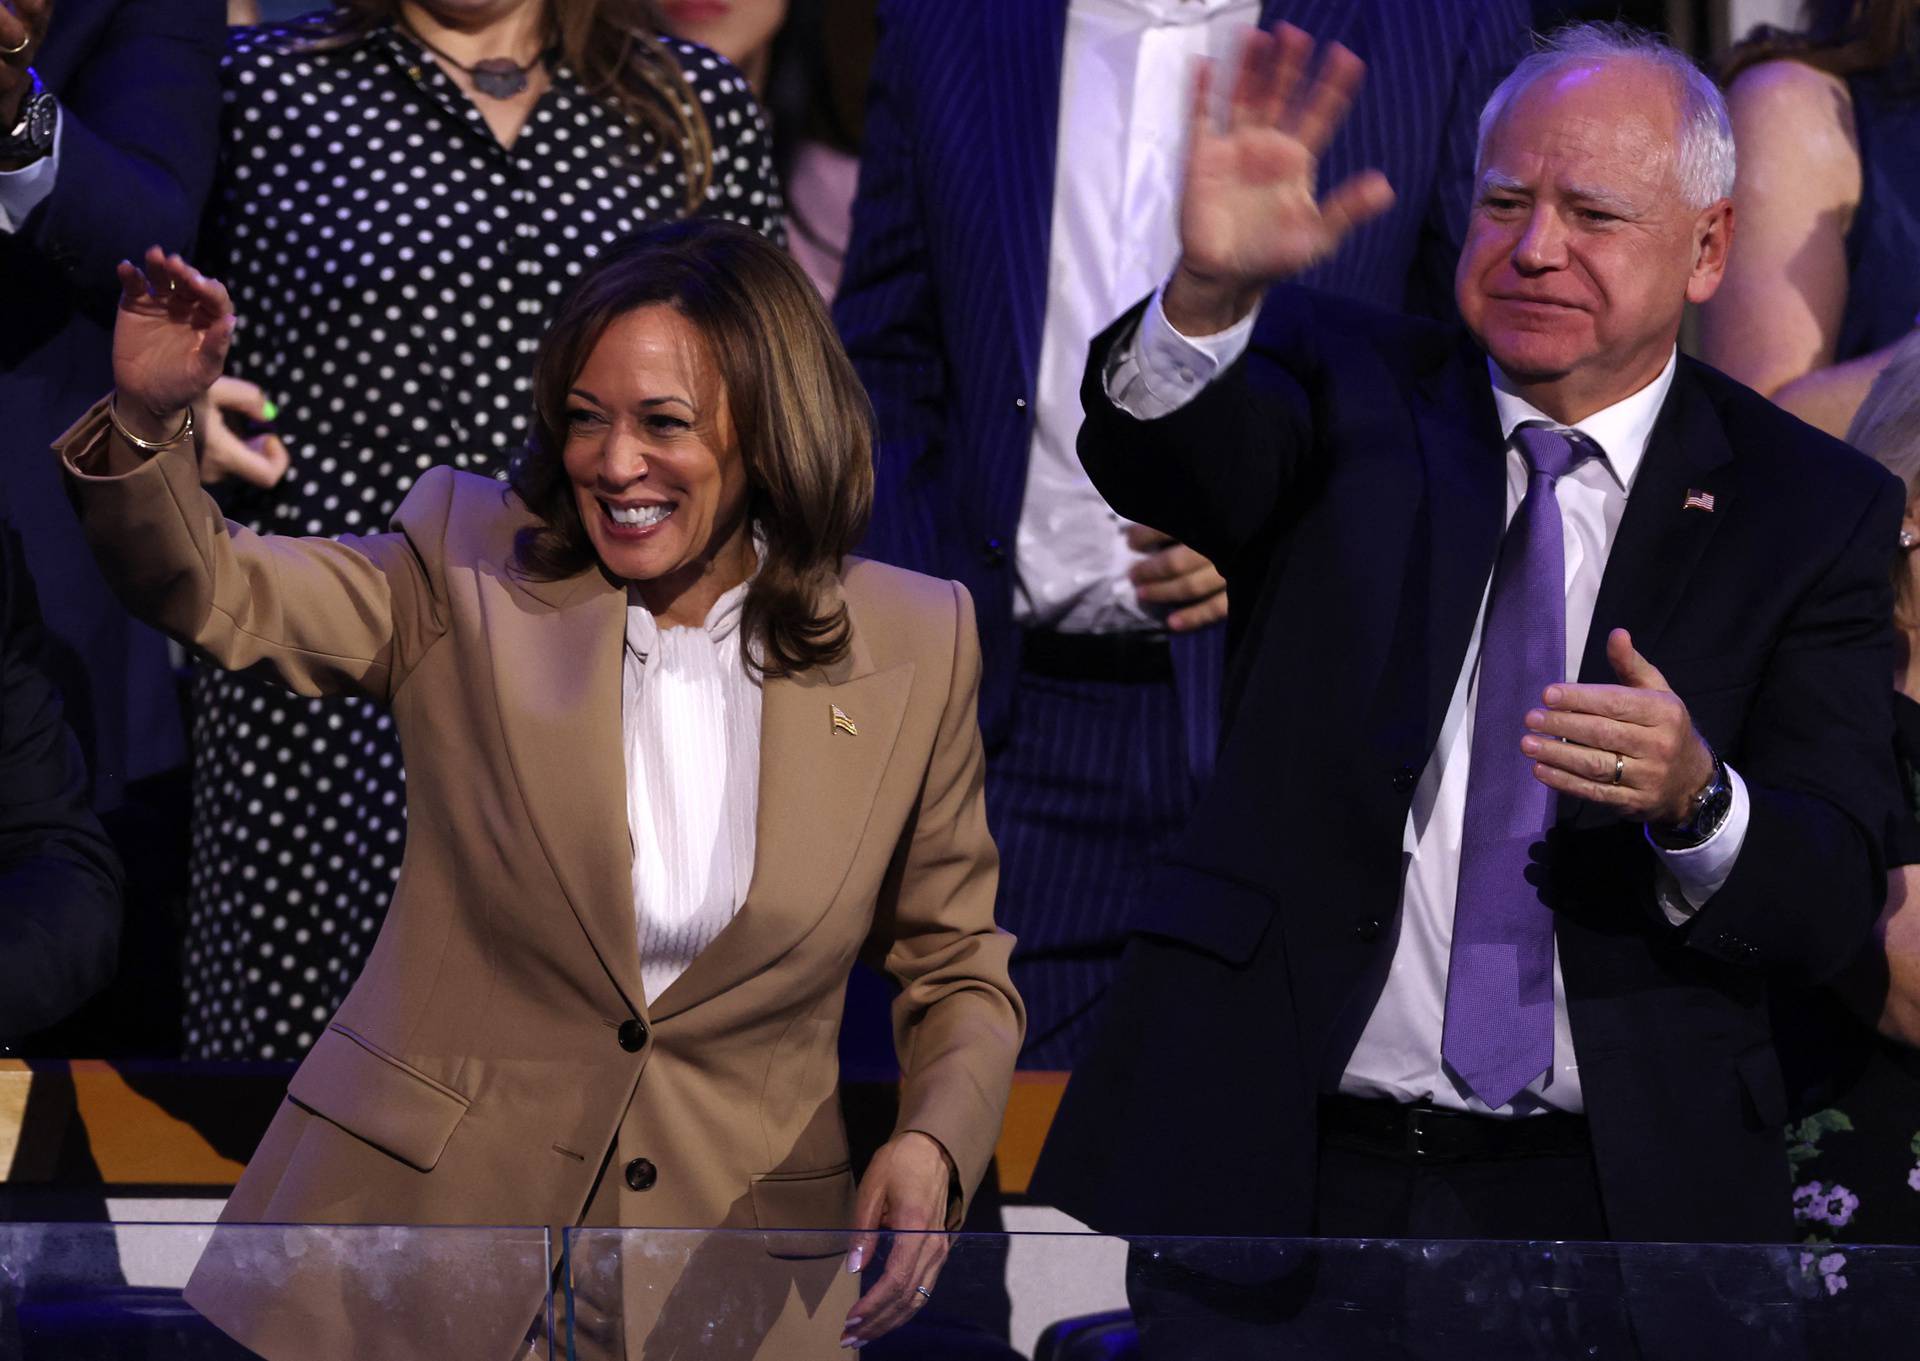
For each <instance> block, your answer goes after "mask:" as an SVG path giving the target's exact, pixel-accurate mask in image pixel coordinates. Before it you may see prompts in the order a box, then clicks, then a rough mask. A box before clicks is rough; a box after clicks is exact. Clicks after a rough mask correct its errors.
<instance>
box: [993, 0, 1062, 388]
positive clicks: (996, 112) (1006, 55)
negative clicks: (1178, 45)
mask: <svg viewBox="0 0 1920 1361" xmlns="http://www.w3.org/2000/svg"><path fill="white" fill-rule="evenodd" d="M976 13H977V15H978V18H979V29H978V31H977V34H976V37H975V48H974V50H975V51H977V52H978V53H980V55H981V58H982V60H983V61H984V62H985V64H986V77H987V78H986V81H985V86H986V91H987V99H986V103H985V107H984V109H983V118H982V120H981V126H983V127H984V128H986V129H987V131H988V136H987V138H986V139H985V150H986V153H987V156H988V158H989V160H990V162H991V165H992V173H993V175H994V178H995V179H996V181H997V182H998V184H999V195H998V199H999V203H1000V205H1001V206H1000V212H1001V221H1000V224H999V228H1000V229H999V231H998V233H997V235H998V236H999V238H1000V242H1001V245H1002V247H1003V249H1004V250H1005V253H1006V268H1007V288H1006V291H1005V292H1004V293H1003V294H1002V297H1004V298H1005V299H1007V306H1008V307H1009V308H1010V309H1011V320H1012V323H1013V338H1014V350H1015V353H1016V355H1017V357H1018V359H1019V363H1020V373H1021V375H1022V376H1023V381H1024V382H1027V383H1031V382H1032V381H1033V378H1034V375H1035V374H1037V373H1038V372H1039V371H1040V328H1041V325H1042V323H1043V322H1044V320H1045V316H1046V307H1047V258H1048V250H1049V244H1050V241H1051V238H1052V234H1053V176H1054V162H1055V157H1056V154H1057V148H1058V145H1059V140H1060V68H1061V62H1062V61H1063V59H1064V57H1065V54H1066V38H1067V5H1066V0H985V2H984V3H980V4H978V5H977V6H976Z"/></svg>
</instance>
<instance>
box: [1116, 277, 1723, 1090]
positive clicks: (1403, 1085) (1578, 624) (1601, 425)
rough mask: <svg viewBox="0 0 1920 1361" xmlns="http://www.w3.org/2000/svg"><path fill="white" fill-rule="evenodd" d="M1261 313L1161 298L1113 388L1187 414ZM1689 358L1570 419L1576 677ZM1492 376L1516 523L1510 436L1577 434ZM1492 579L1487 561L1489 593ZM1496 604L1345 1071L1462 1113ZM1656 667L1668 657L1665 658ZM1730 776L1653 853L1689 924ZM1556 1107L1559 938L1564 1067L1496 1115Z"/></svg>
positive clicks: (1564, 1072)
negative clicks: (1618, 542) (1476, 811)
mask: <svg viewBox="0 0 1920 1361" xmlns="http://www.w3.org/2000/svg"><path fill="white" fill-rule="evenodd" d="M1253 320H1254V319H1253V318H1252V317H1248V318H1247V319H1246V320H1244V321H1242V322H1241V323H1240V324H1239V325H1237V326H1235V327H1233V328H1232V329H1231V330H1228V331H1224V332H1221V333H1220V334H1219V335H1216V336H1207V337H1201V338H1199V339H1190V338H1188V337H1186V336H1183V335H1181V334H1180V333H1179V332H1177V331H1175V330H1174V329H1173V327H1172V326H1171V325H1170V324H1169V323H1168V321H1167V319H1166V313H1165V312H1164V311H1163V310H1162V309H1161V306H1160V297H1159V294H1158V293H1156V294H1155V295H1154V298H1153V301H1152V303H1151V304H1150V305H1149V307H1148V310H1147V314H1146V316H1145V318H1144V319H1143V320H1142V322H1141V325H1140V329H1139V331H1138V332H1137V333H1136V335H1135V336H1134V338H1133V340H1132V341H1131V342H1130V343H1128V344H1126V345H1123V346H1121V347H1120V348H1119V349H1118V350H1117V351H1116V352H1115V357H1114V360H1113V362H1112V363H1111V364H1110V365H1109V367H1108V370H1107V391H1108V395H1109V396H1111V397H1112V398H1113V399H1114V401H1115V402H1116V404H1118V405H1119V406H1120V407H1121V408H1122V409H1123V410H1125V411H1127V412H1129V413H1130V414H1132V415H1134V416H1137V417H1140V418H1142V419H1152V418H1154V417H1157V416H1162V415H1165V414H1167V413H1168V412H1170V411H1173V410H1175V409H1177V408H1178V407H1180V406H1182V405H1184V404H1185V403H1186V402H1187V401H1189V400H1191V399H1192V397H1193V396H1194V395H1195V394H1197V393H1198V392H1199V391H1200V390H1201V389H1202V388H1204V387H1205V386H1206V385H1207V383H1209V382H1211V381H1212V379H1213V378H1214V377H1215V375H1217V374H1218V373H1219V372H1220V371H1221V370H1222V369H1224V368H1225V367H1226V366H1227V365H1229V364H1231V363H1232V362H1233V361H1234V360H1235V359H1236V358H1238V357H1239V355H1240V354H1241V353H1242V352H1243V351H1244V350H1245V349H1246V347H1247V344H1248V341H1249V338H1250V337H1251V335H1252V332H1253ZM1677 362H1678V357H1677V355H1675V356H1669V358H1668V360H1667V364H1666V367H1665V368H1664V369H1662V370H1661V372H1660V375H1659V376H1658V377H1657V378H1655V379H1654V380H1653V381H1652V382H1651V383H1649V384H1647V385H1646V386H1645V387H1643V388H1641V389H1640V390H1639V391H1638V392H1636V393H1634V394H1633V395H1631V396H1629V397H1627V398H1625V399H1624V400H1622V401H1619V402H1616V403H1615V404H1614V405H1612V406H1610V407H1607V408H1606V409H1605V410H1602V411H1597V412H1595V413H1594V414H1593V415H1591V416H1589V417H1587V418H1586V419H1585V420H1583V421H1581V422H1579V424H1578V425H1576V426H1574V427H1572V428H1573V429H1576V430H1578V431H1579V432H1580V433H1581V434H1582V435H1584V436H1586V438H1587V440H1588V441H1590V442H1591V443H1592V444H1593V445H1595V446H1597V447H1598V448H1599V450H1600V451H1601V456H1600V457H1596V458H1590V459H1588V460H1586V461H1585V462H1583V463H1582V464H1580V465H1579V466H1578V467H1577V468H1575V469H1574V470H1573V471H1572V472H1570V473H1568V474H1567V475H1566V476H1565V477H1563V478H1561V479H1560V481H1559V483H1558V485H1557V487H1556V495H1557V498H1558V500H1559V503H1560V516H1561V523H1562V526H1563V529H1564V533H1565V554H1566V637H1567V664H1566V665H1567V670H1566V674H1567V675H1568V676H1577V675H1578V674H1579V670H1580V661H1581V656H1582V653H1583V652H1584V651H1585V649H1586V639H1587V632H1588V629H1589V627H1590V626H1591V624H1592V621H1593V607H1594V602H1595V601H1596V600H1597V598H1598V597H1599V594H1600V581H1601V577H1602V575H1603V574H1604V573H1605V571H1606V564H1607V554H1608V552H1609V551H1610V550H1611V549H1612V546H1613V539H1614V535H1615V534H1616V533H1617V532H1618V530H1619V528H1620V519H1621V517H1622V516H1623V515H1625V514H1626V509H1627V498H1628V495H1629V494H1630V493H1631V491H1632V489H1633V481H1634V476H1635V474H1636V473H1637V472H1638V471H1639V469H1640V463H1641V460H1642V458H1643V457H1644V456H1645V454H1646V450H1647V441H1648V439H1649V438H1650V437H1651V436H1652V434H1653V425H1654V421H1655V419H1656V418H1657V417H1658V416H1659V414H1660V407H1661V405H1662V403H1664V402H1665V401H1666V398H1667V391H1668V389H1669V388H1671V387H1672V386H1673V375H1674V370H1675V366H1676V364H1677ZM1487 371H1488V376H1489V380H1490V381H1491V383H1492V385H1493V401H1494V407H1495V410H1496V411H1497V412H1498V415H1499V419H1500V432H1501V435H1502V437H1503V438H1505V440H1506V461H1507V497H1506V516H1507V519H1509V520H1511V519H1512V518H1513V514H1514V512H1515V511H1516V510H1518V509H1519V507H1520V502H1521V500H1522V498H1523V497H1524V496H1525V495H1526V490H1527V474H1528V468H1527V463H1526V460H1525V458H1524V457H1523V456H1522V455H1521V453H1520V450H1519V447H1518V446H1517V445H1516V444H1515V443H1514V441H1513V432H1514V429H1515V427H1517V426H1519V425H1520V424H1522V423H1523V422H1527V421H1540V422H1545V423H1546V424H1548V425H1552V426H1554V427H1555V428H1557V429H1563V430H1564V429H1567V428H1568V427H1565V426H1561V425H1559V424H1558V423H1557V422H1555V421H1553V420H1552V419H1551V418H1549V417H1548V416H1546V415H1545V414H1544V413H1542V412H1540V411H1539V410H1537V409H1536V408H1535V407H1533V406H1532V405H1530V404H1529V403H1528V402H1527V401H1526V400H1525V399H1524V398H1522V397H1521V396H1519V395H1518V394H1517V393H1516V392H1514V391H1513V390H1512V386H1511V384H1510V383H1508V381H1507V379H1506V376H1505V375H1504V374H1503V373H1502V372H1501V371H1500V369H1499V367H1498V366H1497V365H1495V364H1493V363H1492V362H1489V363H1488V365H1487ZM1491 584H1492V574H1491V568H1489V574H1488V586H1489V587H1490V586H1491ZM1486 600H1487V588H1485V587H1483V588H1482V592H1481V598H1480V610H1479V613H1478V615H1477V616H1476V618H1475V621H1474V627H1473V636H1472V638H1471V639H1470V640H1469V642H1468V644H1467V654H1466V660H1465V662H1464V663H1463V664H1462V669H1461V672H1460V675H1459V677H1458V679H1457V680H1456V681H1455V682H1454V687H1453V694H1452V698H1451V699H1450V700H1449V701H1448V704H1447V712H1446V717H1445V718H1444V719H1443V720H1442V722H1441V725H1440V734H1439V738H1438V740H1437V741H1436V742H1435V744H1434V749H1433V755H1432V756H1431V757H1430V758H1429V759H1428V761H1427V766H1426V769H1425V770H1424V771H1422V772H1421V775H1420V782H1419V784H1418V785H1417V786H1415V789H1414V794H1413V805H1412V807H1411V809H1410V810H1409V811H1408V814H1407V823H1406V829H1405V832H1404V835H1403V838H1402V843H1401V850H1402V865H1403V872H1402V879H1401V886H1400V914H1399V919H1398V924H1397V932H1396V936H1395V940H1394V946H1393V956H1392V960H1391V962H1390V964H1389V966H1388V971H1387V977H1386V983H1385V986H1384V987H1383V988H1382V989H1381V993H1380V997H1379V1000H1378V1001H1377V1002H1376V1004H1375V1006H1374V1009H1373V1013H1372V1015H1371V1016H1370V1017H1369V1018H1368V1020H1367V1023H1366V1025H1365V1027H1364V1029H1363V1030H1362V1031H1361V1034H1360V1039H1359V1042H1358V1043H1357V1044H1356V1045H1355V1046H1354V1050H1353V1053H1352V1055H1351V1057H1350V1058H1349V1059H1348V1061H1347V1066H1346V1070H1345V1072H1344V1073H1343V1074H1342V1076H1341V1079H1340V1090H1341V1091H1343V1092H1347V1093H1349V1094H1352V1095H1356V1096H1375V1097H1389V1098H1391V1099H1393V1100H1397V1101H1418V1100H1422V1099H1426V1100H1431V1101H1432V1102H1433V1104H1435V1105H1436V1106H1445V1107H1450V1108H1453V1109H1456V1110H1474V1111H1481V1112H1485V1111H1486V1110H1487V1107H1486V1106H1485V1105H1484V1104H1482V1103H1481V1102H1480V1100H1479V1098H1477V1097H1475V1096H1474V1095H1473V1094H1472V1093H1471V1092H1470V1091H1469V1090H1468V1089H1467V1087H1466V1084H1465V1083H1463V1082H1462V1081H1460V1079H1459V1078H1458V1077H1456V1076H1455V1075H1454V1074H1453V1072H1452V1071H1451V1070H1450V1069H1449V1068H1447V1067H1446V1065H1445V1064H1444V1063H1443V1062H1442V1060H1441V1057H1440V1035H1441V1026H1442V1021H1443V1019H1444V1017H1445V1012H1446V996H1447V968H1448V961H1449V957H1450V954H1451V950H1452V945H1453V909H1454V895H1455V892H1456V890H1457V888H1458V884H1459V877H1460V842H1461V831H1462V826H1463V823H1464V821H1465V817H1466V805H1467V767H1468V764H1469V757H1470V755H1471V753H1472V750H1473V720H1474V704H1475V699H1476V696H1477V688H1478V678H1479V661H1480V629H1481V624H1482V622H1483V620H1484V617H1485V612H1486ZM1650 660H1652V661H1653V662H1654V664H1655V665H1656V666H1657V665H1658V664H1659V660H1658V658H1652V659H1650ZM1521 719H1522V715H1520V714H1515V715H1514V716H1513V741H1514V747H1515V751H1516V754H1517V753H1518V748H1519V744H1520V736H1521V733H1522V731H1523V729H1522V726H1521ZM1728 774H1729V777H1730V780H1731V783H1732V785H1733V805H1732V808H1731V809H1730V810H1729V812H1728V814H1727V818H1726V821H1725V822H1723V823H1722V824H1721V826H1720V828H1719V830H1718V831H1717V832H1715V834H1714V835H1713V836H1711V837H1709V838H1708V839H1707V840H1706V841H1705V842H1703V843H1702V844H1701V845H1699V846H1696V847H1693V848H1691V849H1688V850H1684V851H1669V850H1664V849H1662V848H1660V847H1658V846H1656V847H1654V850H1655V853H1656V855H1657V857H1658V859H1659V863H1660V867H1661V869H1660V873H1659V875H1658V876H1657V877H1658V880H1659V884H1658V889H1657V897H1658V900H1659V905H1660V908H1661V910H1662V911H1663V912H1664V913H1665V915H1666V917H1667V920H1668V921H1669V922H1670V923H1672V924H1674V925H1676V926H1677V925H1679V924H1681V923H1683V922H1684V921H1685V920H1686V919H1687V918H1688V917H1689V916H1690V915H1692V913H1693V912H1695V911H1697V910H1698V909H1699V908H1700V907H1701V906H1703V905H1704V904H1705V903H1706V902H1707V900H1708V899H1709V898H1711V897H1712V896H1713V895H1714V894H1715V893H1717V892H1719V890H1720V887H1721V885H1723V884H1724V883H1726V881H1727V876H1728V875H1730V874H1731V873H1732V872H1733V864H1734V860H1735V859H1736V858H1737V857H1738V855H1739V853H1740V846H1741V844H1742V843H1743V842H1744V840H1745V839H1746V832H1747V821H1748V817H1749V811H1750V805H1749V802H1748V797H1747V791H1746V785H1745V783H1744V782H1743V781H1742V780H1741V779H1740V776H1739V775H1738V773H1736V772H1733V771H1731V770H1729V772H1728ZM1543 1109H1552V1110H1562V1111H1579V1110H1582V1109H1584V1105H1583V1103H1582V1100H1581V1095H1580V1068H1579V1064H1578V1062H1577V1060H1576V1057H1575V1050H1574V1044H1573V1033H1572V1030H1571V1028H1570V1026H1569V1024H1568V1021H1567V994H1566V986H1565V984H1564V983H1563V982H1562V980H1561V975H1560V952H1559V946H1558V943H1557V942H1556V944H1555V947H1554V960H1553V1066H1552V1067H1551V1068H1550V1069H1548V1070H1547V1072H1546V1073H1545V1074H1543V1075H1542V1076H1541V1077H1540V1078H1538V1079H1536V1080H1535V1081H1534V1082H1533V1083H1532V1084H1531V1085H1529V1086H1528V1087H1527V1088H1526V1090H1525V1091H1523V1092H1522V1093H1521V1094H1520V1095H1519V1096H1517V1097H1516V1098H1514V1101H1513V1103H1512V1104H1511V1105H1508V1106H1503V1107H1501V1108H1500V1110H1499V1111H1498V1112H1495V1113H1496V1114H1508V1115H1521V1114H1530V1113H1534V1112H1537V1111H1540V1110H1543Z"/></svg>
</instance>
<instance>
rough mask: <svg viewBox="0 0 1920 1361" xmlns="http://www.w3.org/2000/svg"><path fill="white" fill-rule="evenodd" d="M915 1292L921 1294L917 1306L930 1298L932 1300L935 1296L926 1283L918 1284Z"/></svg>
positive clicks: (914, 1289)
mask: <svg viewBox="0 0 1920 1361" xmlns="http://www.w3.org/2000/svg"><path fill="white" fill-rule="evenodd" d="M913 1293H914V1294H916V1295H918V1296H920V1299H919V1301H918V1302H917V1304H916V1307H918V1304H925V1303H926V1302H927V1301H928V1300H931V1299H932V1298H933V1292H932V1291H931V1290H929V1289H927V1288H926V1287H925V1286H924V1285H916V1286H915V1287H914V1288H913Z"/></svg>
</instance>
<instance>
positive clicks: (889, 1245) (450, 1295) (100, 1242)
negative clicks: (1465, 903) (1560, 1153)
mask: <svg viewBox="0 0 1920 1361" xmlns="http://www.w3.org/2000/svg"><path fill="white" fill-rule="evenodd" d="M849 1246H850V1240H849V1236H848V1235H847V1234H845V1233H844V1232H827V1231H817V1232H816V1231H804V1232H803V1231H785V1232H761V1231H745V1230H713V1231H696V1230H647V1229H630V1230H621V1229H578V1230H574V1231H572V1232H570V1233H568V1234H566V1235H565V1236H564V1238H563V1240H562V1241H561V1242H559V1243H550V1242H549V1238H548V1235H547V1234H546V1232H545V1231H544V1230H541V1229H513V1228H500V1229H494V1228H419V1229H400V1228H375V1227H290V1226H273V1225H266V1226H232V1227H223V1228H214V1227H212V1226H209V1225H185V1224H181V1225H167V1224H124V1223H123V1224H4V1223H0V1361H106V1358H113V1361H244V1359H245V1358H250V1357H256V1356H259V1357H265V1358H267V1361H389V1359H390V1361H402V1359H403V1358H404V1359H405V1361H576V1358H578V1359H579V1361H616V1359H617V1361H691V1359H692V1358H710V1359H718V1358H728V1359H729V1361H733V1359H736V1358H737V1361H808V1359H809V1358H821V1361H826V1358H833V1357H844V1356H845V1355H847V1352H846V1351H844V1350H842V1344H843V1343H847V1342H858V1343H861V1344H862V1351H863V1356H864V1357H865V1358H869V1359H877V1361H1021V1359H1024V1361H1130V1359H1132V1358H1141V1359H1142V1361H1240V1359H1241V1358H1248V1359H1250V1361H1267V1358H1295V1357H1298V1358H1313V1361H1347V1359H1348V1358H1351V1359H1352V1361H1387V1359H1389V1358H1419V1359H1420V1361H1506V1359H1507V1358H1516V1359H1517V1358H1529V1359H1532V1358H1541V1359H1543V1361H1570V1359H1571V1358H1589V1359H1591V1361H1611V1359H1612V1358H1633V1359H1635V1361H1638V1359H1640V1358H1649V1359H1653V1361H1773V1359H1774V1358H1790V1359H1792V1361H1798V1359H1799V1358H1805V1359H1806V1361H1881V1358H1904V1357H1909V1356H1916V1355H1920V1248H1910V1247H1854V1246H1847V1245H1823V1246H1819V1247H1812V1248H1807V1247H1741V1246H1683V1245H1673V1244H1587V1243H1491V1242H1410V1241H1385V1240H1372V1241H1339V1240H1277V1239H1276V1240H1253V1239H1194V1238H1186V1239H1132V1240H1127V1239H1120V1238H1112V1237H1104V1236H1101V1235H1097V1234H1086V1233H1057V1234H1056V1233H1014V1234H998V1235H995V1234H965V1235H919V1234H901V1235H893V1236H882V1238H881V1239H880V1240H879V1242H878V1243H877V1245H876V1246H875V1248H874V1249H873V1250H872V1253H871V1256H870V1259H869V1260H867V1261H865V1262H863V1263H861V1269H860V1270H859V1271H853V1272H850V1271H849V1270H848V1248H849ZM553 1254H558V1255H559V1261H558V1268H559V1269H558V1270H557V1271H556V1270H555V1269H554V1259H553ZM942 1254H944V1261H942V1260H941V1258H942ZM915 1286H924V1287H926V1291H927V1296H930V1297H931V1298H927V1297H926V1296H923V1295H921V1294H920V1293H919V1292H918V1291H916V1290H915V1289H914V1287H915ZM849 1317H854V1318H858V1319H861V1320H862V1322H861V1323H858V1324H854V1325H853V1326H852V1329H851V1331H849V1327H848V1323H847V1320H848V1319H849ZM895 1324H897V1326H891V1325H895Z"/></svg>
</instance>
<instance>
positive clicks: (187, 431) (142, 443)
mask: <svg viewBox="0 0 1920 1361" xmlns="http://www.w3.org/2000/svg"><path fill="white" fill-rule="evenodd" d="M113 408H114V404H113V403H112V402H111V401H109V402H108V403H107V424H108V425H111V426H112V427H113V428H114V430H115V432H116V433H118V434H119V436H120V438H121V439H123V440H125V441H126V442H127V443H128V444H131V445H132V446H133V447H134V448H136V449H138V450H139V451H140V452H141V453H143V454H157V453H159V452H160V451H161V450H162V449H171V448H172V447H173V446H174V445H176V444H178V443H179V442H180V441H181V440H183V439H187V438H189V437H190V436H192V434H193V408H192V407H187V408H186V409H185V410H184V411H183V413H182V414H183V415H184V416H185V417H186V419H184V420H182V421H181V422H180V428H179V429H178V430H176V431H174V433H173V434H172V436H171V437H169V438H167V439H163V440H161V441H160V442H159V443H158V444H155V443H154V442H153V441H152V440H150V439H141V438H140V437H139V436H138V435H136V434H134V433H133V431H131V430H129V429H127V427H126V426H124V425H122V424H120V413H119V412H117V411H115V410H114V409H113Z"/></svg>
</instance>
